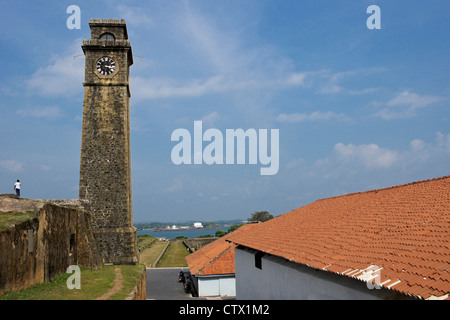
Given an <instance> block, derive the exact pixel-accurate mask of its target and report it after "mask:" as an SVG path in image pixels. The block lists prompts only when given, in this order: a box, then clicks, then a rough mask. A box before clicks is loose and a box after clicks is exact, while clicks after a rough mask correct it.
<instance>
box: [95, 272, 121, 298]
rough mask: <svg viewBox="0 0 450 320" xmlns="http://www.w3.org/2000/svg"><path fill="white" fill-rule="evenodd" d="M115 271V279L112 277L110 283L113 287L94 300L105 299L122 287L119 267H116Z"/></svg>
mask: <svg viewBox="0 0 450 320" xmlns="http://www.w3.org/2000/svg"><path fill="white" fill-rule="evenodd" d="M115 272H116V279H114V281H113V283H112V286H113V287H112V288H111V289H110V290H109V291H108V292H107V293H105V294H104V295H102V296H101V297H98V298H97V299H95V300H107V299H109V298H110V297H111V296H113V295H114V294H116V293H117V292H119V291H120V290H121V289H122V285H123V277H122V273H121V272H120V268H116V269H115Z"/></svg>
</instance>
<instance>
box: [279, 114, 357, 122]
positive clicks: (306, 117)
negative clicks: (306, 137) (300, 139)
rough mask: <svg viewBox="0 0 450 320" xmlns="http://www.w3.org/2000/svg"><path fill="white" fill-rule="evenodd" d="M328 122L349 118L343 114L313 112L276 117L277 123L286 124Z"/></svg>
mask: <svg viewBox="0 0 450 320" xmlns="http://www.w3.org/2000/svg"><path fill="white" fill-rule="evenodd" d="M329 120H341V121H342V120H344V121H346V120H349V118H348V117H347V116H346V115H345V114H343V113H335V112H332V111H327V112H320V111H315V112H312V113H310V114H308V113H291V114H286V113H280V114H279V115H278V116H277V121H279V122H286V123H298V122H303V121H329Z"/></svg>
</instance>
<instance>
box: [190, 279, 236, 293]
mask: <svg viewBox="0 0 450 320" xmlns="http://www.w3.org/2000/svg"><path fill="white" fill-rule="evenodd" d="M197 279H198V282H197V284H198V295H199V297H216V296H221V297H235V296H236V281H235V278H234V277H198V278H197Z"/></svg>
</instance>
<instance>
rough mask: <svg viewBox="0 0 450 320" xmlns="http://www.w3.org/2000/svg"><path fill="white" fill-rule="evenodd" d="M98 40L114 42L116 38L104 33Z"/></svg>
mask: <svg viewBox="0 0 450 320" xmlns="http://www.w3.org/2000/svg"><path fill="white" fill-rule="evenodd" d="M100 40H111V41H114V40H116V38H115V37H114V35H113V34H112V33H109V32H106V33H103V34H102V35H101V36H100Z"/></svg>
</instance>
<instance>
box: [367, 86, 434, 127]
mask: <svg viewBox="0 0 450 320" xmlns="http://www.w3.org/2000/svg"><path fill="white" fill-rule="evenodd" d="M441 100H442V98H440V97H436V96H421V95H418V94H416V93H413V92H410V91H407V90H406V91H403V92H401V93H400V94H398V95H397V96H396V97H394V98H393V99H391V100H389V101H388V102H387V103H386V106H387V108H383V109H381V110H379V111H377V112H376V113H374V116H377V117H380V118H382V119H384V120H392V119H403V118H411V117H414V116H416V115H417V110H418V109H420V108H425V107H428V106H429V105H431V104H433V103H436V102H439V101H441Z"/></svg>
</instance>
